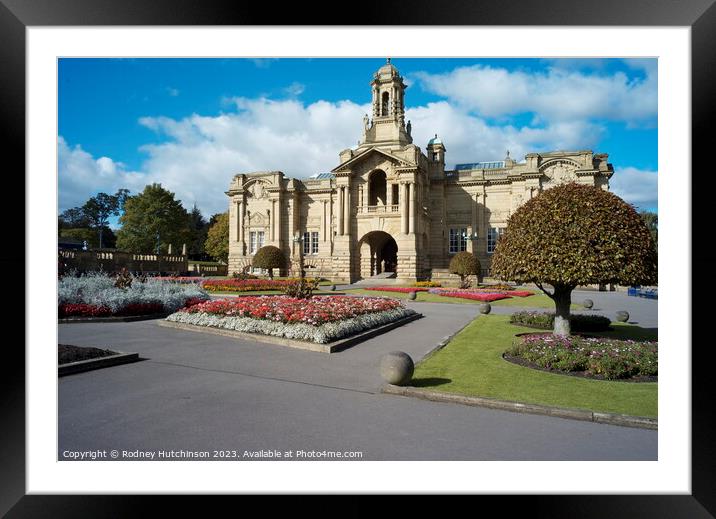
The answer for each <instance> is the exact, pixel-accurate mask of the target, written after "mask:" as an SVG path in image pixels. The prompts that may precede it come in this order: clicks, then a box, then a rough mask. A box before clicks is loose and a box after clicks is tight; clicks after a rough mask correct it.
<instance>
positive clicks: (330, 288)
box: [328, 285, 336, 292]
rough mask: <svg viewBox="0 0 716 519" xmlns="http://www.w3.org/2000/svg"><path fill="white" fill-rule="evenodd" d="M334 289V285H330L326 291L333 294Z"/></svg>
mask: <svg viewBox="0 0 716 519" xmlns="http://www.w3.org/2000/svg"><path fill="white" fill-rule="evenodd" d="M335 289H336V285H331V286H329V287H328V290H330V291H331V292H333V291H334V290H335Z"/></svg>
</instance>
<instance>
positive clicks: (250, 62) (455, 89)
mask: <svg viewBox="0 0 716 519" xmlns="http://www.w3.org/2000/svg"><path fill="white" fill-rule="evenodd" d="M384 63H385V59H384V58H344V59H338V58H335V59H334V58H330V59H329V58H313V59H294V58H282V59H268V58H262V59H234V58H231V59H229V58H217V59H206V58H197V59H178V58H161V59H159V58H157V59H148V58H137V59H118V58H110V59H89V58H61V59H60V60H59V64H58V84H59V89H58V196H59V200H58V209H59V211H60V212H62V211H64V210H65V209H68V208H71V207H76V206H80V205H82V204H83V203H84V202H85V201H86V200H87V199H88V198H90V197H92V196H94V195H95V194H97V193H98V192H105V193H110V194H112V193H114V192H116V191H117V189H119V188H127V189H129V190H130V192H131V194H137V193H138V192H141V191H142V189H143V188H144V186H145V185H147V184H150V183H153V182H158V183H161V184H162V186H164V187H165V188H166V189H168V190H169V191H172V192H173V193H175V195H176V198H177V199H179V200H181V202H182V204H183V205H184V207H186V208H187V209H188V210H190V209H191V208H192V207H193V206H194V204H196V206H197V207H198V208H199V209H200V210H201V211H202V213H203V214H204V216H205V217H207V219H208V217H209V216H211V215H212V214H215V213H219V212H223V211H226V210H227V208H228V199H227V197H226V195H225V194H224V193H225V191H226V190H227V189H228V186H229V182H230V181H231V178H232V177H233V176H234V175H235V174H237V173H248V172H251V171H266V170H280V171H283V172H284V174H286V175H287V176H289V177H297V178H305V177H308V176H310V175H313V174H316V173H323V172H328V171H330V170H331V169H333V168H334V167H335V166H337V165H338V152H339V151H341V150H343V149H345V148H350V147H355V146H356V145H357V144H358V139H359V138H360V135H361V130H362V126H363V114H365V113H368V114H370V112H371V110H370V100H371V91H370V85H369V83H370V81H371V79H372V76H373V73H374V72H375V71H376V70H377V69H378V68H380V67H381V66H382V65H383V64H384ZM392 63H393V64H394V65H395V66H396V67H397V68H398V70H399V71H400V73H401V75H402V76H403V77H404V78H405V82H406V84H408V85H409V87H408V89H407V90H406V96H405V103H406V119H408V120H410V121H411V123H412V128H413V130H412V135H413V139H414V142H415V144H416V145H418V146H420V147H421V148H422V149H423V151H424V150H425V145H426V144H427V142H428V140H429V139H430V138H431V137H433V136H434V135H435V134H438V135H439V136H440V138H441V139H442V141H443V143H444V144H445V147H446V148H447V153H446V162H447V166H448V168H452V167H454V165H455V164H459V163H466V162H479V161H492V160H502V159H503V158H504V157H505V155H506V152H507V151H508V150H509V152H510V156H511V157H512V158H514V159H515V160H518V161H521V160H523V159H524V156H525V154H527V153H531V152H540V151H553V150H583V149H591V150H593V151H594V152H595V153H608V154H609V162H611V163H612V164H613V165H614V170H615V173H614V176H613V177H612V179H611V181H610V189H611V191H613V192H615V193H616V194H617V195H619V196H621V197H622V198H623V199H625V200H626V201H627V202H629V203H631V204H634V205H635V206H637V207H638V208H639V209H647V210H652V211H655V210H657V208H658V201H657V157H658V155H657V128H658V118H657V60H656V59H598V58H597V59H574V58H568V59H446V58H430V59H418V58H393V59H392ZM113 226H116V221H115V222H113Z"/></svg>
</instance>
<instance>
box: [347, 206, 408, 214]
mask: <svg viewBox="0 0 716 519" xmlns="http://www.w3.org/2000/svg"><path fill="white" fill-rule="evenodd" d="M357 209H358V214H374V213H380V214H385V213H389V214H390V213H396V214H397V213H398V212H399V211H400V205H398V204H393V205H359V206H358V208H357Z"/></svg>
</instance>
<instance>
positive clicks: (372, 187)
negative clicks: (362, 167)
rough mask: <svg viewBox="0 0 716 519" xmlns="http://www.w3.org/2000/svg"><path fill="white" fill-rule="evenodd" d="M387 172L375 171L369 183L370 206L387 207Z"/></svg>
mask: <svg viewBox="0 0 716 519" xmlns="http://www.w3.org/2000/svg"><path fill="white" fill-rule="evenodd" d="M385 191H386V178H385V171H382V170H380V169H378V170H375V171H374V172H373V173H371V174H370V180H369V183H368V205H385Z"/></svg>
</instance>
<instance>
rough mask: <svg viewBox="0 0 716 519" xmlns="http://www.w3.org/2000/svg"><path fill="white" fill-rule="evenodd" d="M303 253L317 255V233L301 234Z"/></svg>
mask: <svg viewBox="0 0 716 519" xmlns="http://www.w3.org/2000/svg"><path fill="white" fill-rule="evenodd" d="M303 253H304V254H318V232H317V231H312V232H304V233H303Z"/></svg>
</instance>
